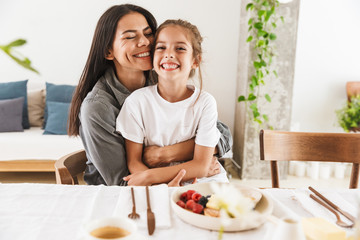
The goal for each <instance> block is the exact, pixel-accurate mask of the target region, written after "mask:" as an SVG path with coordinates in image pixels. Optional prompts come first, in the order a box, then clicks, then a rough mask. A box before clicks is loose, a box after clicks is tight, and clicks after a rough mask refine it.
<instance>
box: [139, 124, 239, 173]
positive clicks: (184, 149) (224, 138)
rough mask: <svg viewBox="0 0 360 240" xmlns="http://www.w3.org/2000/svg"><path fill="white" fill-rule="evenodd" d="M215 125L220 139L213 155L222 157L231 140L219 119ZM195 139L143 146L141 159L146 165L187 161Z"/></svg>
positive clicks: (191, 154)
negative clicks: (161, 145)
mask: <svg viewBox="0 0 360 240" xmlns="http://www.w3.org/2000/svg"><path fill="white" fill-rule="evenodd" d="M216 127H217V129H218V130H219V132H220V133H221V135H220V140H219V142H218V144H217V146H216V147H215V150H214V155H215V154H216V155H217V156H219V157H222V156H223V155H224V154H225V153H227V152H228V151H230V150H231V147H232V144H233V140H232V136H231V132H230V129H229V128H228V126H226V125H225V124H224V123H222V122H221V121H219V120H218V121H217V123H216ZM194 148H195V140H194V138H192V139H189V140H187V141H185V142H181V143H177V144H174V145H170V146H165V147H159V146H148V147H146V148H144V155H143V161H144V163H145V164H146V165H147V166H148V167H163V166H166V165H168V164H169V163H171V162H183V161H188V160H190V159H192V158H193V156H194Z"/></svg>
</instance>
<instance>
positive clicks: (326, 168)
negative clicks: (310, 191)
mask: <svg viewBox="0 0 360 240" xmlns="http://www.w3.org/2000/svg"><path fill="white" fill-rule="evenodd" d="M330 176H331V166H330V165H329V164H326V163H322V164H320V178H321V179H329V178H330Z"/></svg>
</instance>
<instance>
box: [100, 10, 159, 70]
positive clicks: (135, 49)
mask: <svg viewBox="0 0 360 240" xmlns="http://www.w3.org/2000/svg"><path fill="white" fill-rule="evenodd" d="M153 40H154V34H153V32H152V31H151V28H150V26H149V24H148V22H147V21H146V19H145V17H144V16H143V15H141V14H140V13H137V12H132V13H129V14H127V15H125V16H123V17H122V18H121V19H120V20H119V22H118V24H117V29H116V33H115V37H114V42H113V46H112V49H111V50H110V51H109V54H108V55H107V56H106V59H108V60H113V61H114V63H115V67H116V68H117V70H121V71H139V70H140V71H147V70H150V69H151V68H152V62H151V57H150V50H151V45H152V43H153Z"/></svg>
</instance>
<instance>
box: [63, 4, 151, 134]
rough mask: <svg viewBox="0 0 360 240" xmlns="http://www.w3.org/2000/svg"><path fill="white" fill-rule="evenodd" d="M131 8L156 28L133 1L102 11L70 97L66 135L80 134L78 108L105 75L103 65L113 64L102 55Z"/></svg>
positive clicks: (109, 65)
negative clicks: (119, 23)
mask: <svg viewBox="0 0 360 240" xmlns="http://www.w3.org/2000/svg"><path fill="white" fill-rule="evenodd" d="M132 12H137V13H140V14H141V15H143V16H144V17H145V19H146V21H147V22H148V24H149V26H150V28H151V30H152V32H153V33H154V32H155V31H156V27H157V22H156V20H155V17H154V16H153V15H152V14H151V13H150V12H149V11H147V10H146V9H144V8H142V7H139V6H136V5H132V4H121V5H116V6H113V7H110V8H109V9H108V10H106V12H104V14H103V15H102V16H101V17H100V19H99V21H98V23H97V25H96V29H95V33H94V37H93V40H92V44H91V48H90V52H89V56H88V59H87V61H86V64H85V67H84V70H83V72H82V74H81V77H80V80H79V84H78V86H77V87H76V89H75V92H74V96H73V98H72V102H71V107H70V112H69V119H68V123H69V128H68V135H69V136H77V135H79V127H80V119H79V112H80V107H81V104H82V102H83V101H84V99H85V97H86V95H87V94H88V93H89V92H90V91H91V90H92V89H93V87H94V86H95V84H96V83H97V81H98V80H99V78H100V77H101V76H103V75H104V73H105V71H106V69H108V68H109V67H112V68H115V67H114V63H113V61H111V60H107V59H105V56H106V55H107V54H108V52H109V50H110V49H111V48H112V45H113V42H114V37H115V33H116V29H117V24H118V22H119V20H120V19H121V18H122V17H123V16H125V15H127V14H129V13H132ZM145 76H146V77H147V76H148V71H147V72H145Z"/></svg>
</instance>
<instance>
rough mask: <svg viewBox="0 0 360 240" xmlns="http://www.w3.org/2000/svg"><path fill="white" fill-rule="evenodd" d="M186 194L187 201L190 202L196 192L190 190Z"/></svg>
mask: <svg viewBox="0 0 360 240" xmlns="http://www.w3.org/2000/svg"><path fill="white" fill-rule="evenodd" d="M186 193H187V200H190V199H191V197H192V195H193V194H194V193H195V191H194V190H188V191H187V192H186Z"/></svg>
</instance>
